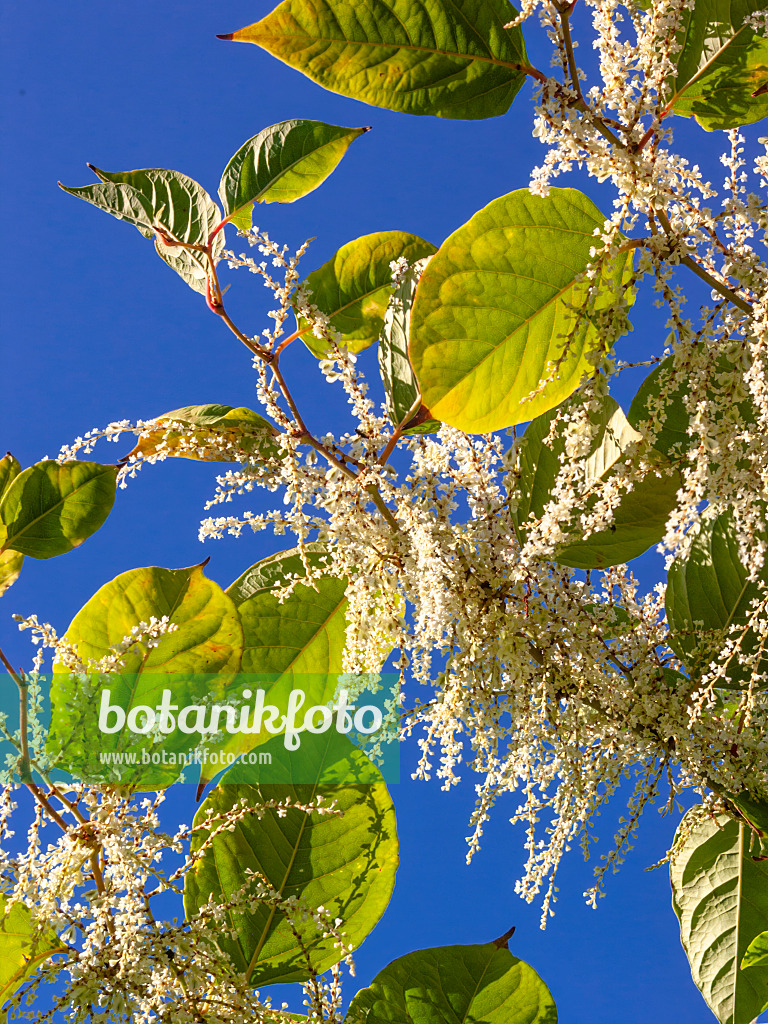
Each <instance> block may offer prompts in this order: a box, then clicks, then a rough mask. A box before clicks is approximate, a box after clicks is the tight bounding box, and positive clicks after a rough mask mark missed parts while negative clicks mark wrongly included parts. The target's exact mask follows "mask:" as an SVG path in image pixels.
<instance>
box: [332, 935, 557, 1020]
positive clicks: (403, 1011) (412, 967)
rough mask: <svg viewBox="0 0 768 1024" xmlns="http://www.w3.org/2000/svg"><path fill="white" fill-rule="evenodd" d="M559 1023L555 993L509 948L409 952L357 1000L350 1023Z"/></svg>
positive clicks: (494, 945) (490, 944)
mask: <svg viewBox="0 0 768 1024" xmlns="http://www.w3.org/2000/svg"><path fill="white" fill-rule="evenodd" d="M458 1021H462V1022H466V1024H470V1022H472V1024H475V1022H477V1024H481V1022H482V1024H556V1022H557V1010H556V1008H555V1003H554V1000H553V999H552V996H551V995H550V992H549V989H548V988H547V986H546V985H545V984H544V982H543V981H542V980H541V978H540V977H539V976H538V974H537V973H536V972H535V971H534V969H533V968H532V967H529V965H528V964H526V963H523V961H522V960H518V958H517V957H516V956H513V955H512V954H511V953H510V952H509V950H508V949H506V948H504V947H503V946H499V945H497V943H495V942H488V943H486V944H485V945H481V946H438V947H437V948H435V949H420V950H417V951H416V952H414V953H407V954H406V955H405V956H401V957H400V958H399V959H397V960H393V961H392V963H391V964H389V965H388V966H387V967H385V968H384V970H383V971H380V972H379V973H378V974H377V975H376V977H375V978H374V979H373V981H372V982H371V984H370V986H369V987H368V988H364V989H362V990H361V991H360V992H358V993H357V995H356V996H355V997H354V999H353V1000H352V1003H351V1004H350V1007H349V1010H348V1012H347V1016H346V1018H345V1022H346V1024H456V1022H458Z"/></svg>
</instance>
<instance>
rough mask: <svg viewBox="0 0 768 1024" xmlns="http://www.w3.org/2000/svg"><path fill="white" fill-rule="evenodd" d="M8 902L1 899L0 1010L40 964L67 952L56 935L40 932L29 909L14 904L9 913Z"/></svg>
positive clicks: (45, 931)
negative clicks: (57, 954)
mask: <svg viewBox="0 0 768 1024" xmlns="http://www.w3.org/2000/svg"><path fill="white" fill-rule="evenodd" d="M7 902H8V901H7V898H6V897H5V896H3V895H0V1006H2V1004H3V1003H5V1001H6V1000H7V999H10V997H11V996H12V995H13V993H14V992H16V990H17V989H19V988H21V986H22V985H23V984H24V982H25V981H27V980H28V979H29V978H30V977H31V976H32V975H33V974H34V972H35V970H36V969H37V968H38V967H39V966H40V964H42V963H44V962H45V961H46V960H49V959H50V958H51V957H52V956H55V955H56V953H64V952H66V947H64V946H62V944H61V942H60V941H59V939H58V936H57V935H56V933H55V932H53V931H50V930H47V929H45V928H39V927H38V926H37V924H36V923H35V920H34V918H33V916H32V914H31V913H30V912H29V910H28V908H27V907H25V906H24V905H23V904H22V903H14V905H13V906H12V907H11V909H10V910H6V905H7Z"/></svg>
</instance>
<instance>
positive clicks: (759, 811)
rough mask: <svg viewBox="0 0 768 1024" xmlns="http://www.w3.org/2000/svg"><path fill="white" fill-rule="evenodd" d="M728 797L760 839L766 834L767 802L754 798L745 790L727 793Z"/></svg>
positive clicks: (767, 828) (767, 829) (767, 827)
mask: <svg viewBox="0 0 768 1024" xmlns="http://www.w3.org/2000/svg"><path fill="white" fill-rule="evenodd" d="M728 799H729V800H730V801H731V803H732V804H734V805H735V806H736V808H737V810H738V811H739V813H740V814H741V815H742V816H743V817H744V819H745V820H746V821H747V823H748V824H749V827H750V829H752V830H753V831H754V832H755V833H757V834H758V836H759V838H760V840H761V841H762V840H763V839H764V838H765V837H766V836H768V803H767V802H766V801H765V800H755V799H754V798H753V797H751V796H750V795H749V793H747V792H741V793H737V794H736V795H735V796H732V795H729V796H728Z"/></svg>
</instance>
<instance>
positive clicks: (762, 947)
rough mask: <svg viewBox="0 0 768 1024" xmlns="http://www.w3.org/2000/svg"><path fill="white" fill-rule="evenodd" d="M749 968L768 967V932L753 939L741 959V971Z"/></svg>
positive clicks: (761, 933)
mask: <svg viewBox="0 0 768 1024" xmlns="http://www.w3.org/2000/svg"><path fill="white" fill-rule="evenodd" d="M747 967H768V931H765V932H760V934H759V935H758V936H757V937H756V938H754V939H752V941H751V942H750V944H749V945H748V946H747V951H746V953H745V954H744V956H743V957H742V959H741V969H742V971H743V970H745V969H746V968H747Z"/></svg>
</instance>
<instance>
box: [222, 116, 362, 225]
mask: <svg viewBox="0 0 768 1024" xmlns="http://www.w3.org/2000/svg"><path fill="white" fill-rule="evenodd" d="M369 130H370V129H369V128H341V127H339V126H337V125H334V124H324V123H323V122H322V121H303V120H298V119H294V120H292V121H281V122H280V124H273V125H272V126H271V128H265V129H264V131H261V132H259V134H258V135H254V137H253V138H252V139H249V140H248V141H247V142H246V143H244V144H243V145H242V146H241V147H240V149H238V151H237V152H236V153H235V155H234V156H233V157H232V159H231V160H230V161H229V163H228V164H227V166H226V168H225V169H224V174H223V175H222V177H221V185H220V186H219V198H220V199H221V202H222V206H223V207H224V214H225V216H226V217H227V218H228V219H230V220H232V221H233V223H234V224H236V226H237V227H239V228H240V229H241V230H245V229H247V228H249V227H250V226H251V211H252V208H253V204H254V203H255V202H256V203H292V202H294V201H295V200H296V199H300V198H301V197H302V196H305V195H307V194H308V193H309V192H312V191H313V190H314V189H316V188H317V187H318V186H319V185H321V184H322V183H323V182H324V181H325V179H326V178H327V177H328V175H329V174H330V173H331V172H332V171H333V170H334V168H335V167H336V165H337V164H338V162H339V161H340V160H341V158H342V157H343V156H344V154H345V153H346V151H347V149H348V148H349V146H350V144H351V143H352V142H354V140H355V139H356V138H358V137H359V136H360V135H362V134H363V132H367V131H369Z"/></svg>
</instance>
